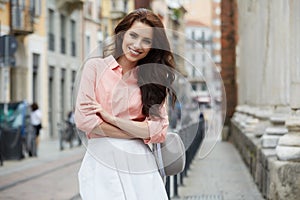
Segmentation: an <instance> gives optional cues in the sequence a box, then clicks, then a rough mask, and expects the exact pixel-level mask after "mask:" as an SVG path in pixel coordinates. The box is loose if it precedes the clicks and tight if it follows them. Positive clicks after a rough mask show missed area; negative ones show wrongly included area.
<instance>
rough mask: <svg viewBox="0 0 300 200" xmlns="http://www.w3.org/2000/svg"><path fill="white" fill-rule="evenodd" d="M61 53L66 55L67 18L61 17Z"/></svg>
mask: <svg viewBox="0 0 300 200" xmlns="http://www.w3.org/2000/svg"><path fill="white" fill-rule="evenodd" d="M60 52H61V53H62V54H65V53H66V17H65V16H64V15H60Z"/></svg>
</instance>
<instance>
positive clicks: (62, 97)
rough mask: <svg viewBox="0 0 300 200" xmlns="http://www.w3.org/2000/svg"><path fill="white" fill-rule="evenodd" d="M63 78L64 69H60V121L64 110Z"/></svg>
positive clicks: (64, 76) (64, 75)
mask: <svg viewBox="0 0 300 200" xmlns="http://www.w3.org/2000/svg"><path fill="white" fill-rule="evenodd" d="M65 78H66V69H61V76H60V111H61V119H62V120H64V119H65V117H64V109H65V96H66V94H65Z"/></svg>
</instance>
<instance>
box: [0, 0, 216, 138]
mask: <svg viewBox="0 0 300 200" xmlns="http://www.w3.org/2000/svg"><path fill="white" fill-rule="evenodd" d="M197 2H198V1H169V0H145V1H141V0H135V1H134V0H112V1H110V0H72V1H69V0H61V1H58V0H48V1H46V0H34V1H31V0H25V1H24V0H6V1H1V2H0V16H1V21H0V24H1V26H0V27H1V28H0V34H1V35H0V36H1V41H3V42H2V43H1V44H2V45H1V55H0V56H1V59H0V65H1V67H0V82H1V85H0V87H1V92H0V102H2V103H5V102H6V103H7V102H17V101H22V100H25V101H27V102H28V103H32V102H37V103H38V104H39V105H40V108H41V110H42V113H43V126H44V128H43V134H42V138H53V137H54V138H55V137H57V134H58V126H57V124H58V123H61V122H62V121H64V120H65V119H66V117H67V113H68V112H69V111H71V110H72V109H73V102H72V100H73V96H72V94H73V93H72V92H73V89H74V88H73V84H74V82H75V80H76V73H77V71H78V69H79V68H80V66H81V65H82V63H83V62H84V60H85V59H86V58H87V57H88V56H91V55H99V53H101V51H102V49H101V48H99V47H101V44H102V43H103V41H104V40H105V39H106V38H108V37H109V36H111V34H112V33H113V30H114V27H115V25H116V24H117V23H118V21H119V20H120V19H122V18H123V17H124V16H125V15H126V14H127V13H129V12H130V11H132V10H133V9H136V8H140V7H144V8H149V9H151V10H153V12H155V13H156V14H158V15H159V17H160V18H161V19H162V21H163V23H164V24H165V27H166V28H167V30H169V31H167V32H168V36H169V38H170V43H171V46H172V50H173V51H174V53H175V59H176V64H177V66H178V69H177V70H178V72H179V73H180V74H181V75H183V77H188V76H194V77H193V78H191V79H190V80H189V81H191V82H193V88H191V89H190V90H191V92H192V91H196V90H200V89H201V90H205V86H204V85H205V84H203V86H201V87H200V86H199V85H198V86H197V84H196V83H195V80H196V79H197V77H198V76H199V75H200V74H199V73H202V75H201V76H202V78H203V77H204V76H206V75H205V74H209V73H208V72H207V71H205V67H204V66H205V63H203V62H205V61H203V60H202V61H196V60H195V62H200V63H199V66H202V71H201V72H199V73H198V74H197V73H195V71H194V72H193V71H190V69H189V68H190V67H186V65H187V63H186V62H185V58H186V57H188V58H189V59H193V58H196V57H197V59H198V58H201V57H202V58H203V59H206V58H204V57H205V56H196V52H197V51H194V54H193V55H192V54H191V55H190V54H187V53H186V52H191V51H187V49H186V48H190V46H186V38H188V37H189V38H191V39H192V40H195V43H199V45H200V46H201V45H202V46H201V48H205V49H207V50H208V53H209V54H210V55H212V53H213V51H214V49H213V31H212V26H211V25H212V24H213V22H212V18H211V12H210V11H211V10H212V5H213V3H212V2H210V1H209V0H206V1H205V3H204V4H205V5H204V4H203V3H200V4H199V3H198V4H197V6H193V7H189V8H188V5H190V4H189V3H192V4H195V3H197ZM201 2H202V1H201ZM203 2H204V1H203ZM203 6H205V7H207V9H202V8H203ZM190 8H194V9H195V8H197V11H195V10H194V11H193V10H189V9H190ZM201 10H208V11H209V12H208V13H207V12H205V13H206V14H204V15H203V16H202V17H200V18H203V19H202V20H203V21H204V22H202V20H200V19H199V15H197V13H202V12H201ZM189 13H194V14H195V13H196V15H194V17H192V18H193V19H192V18H189V17H187V16H188V15H189ZM193 23H194V24H193ZM192 24H193V25H192ZM195 24H197V25H196V27H195V26H194V25H195ZM199 25H200V26H199ZM171 30H172V31H171ZM204 33H205V34H204ZM193 34H195V35H194V36H195V37H197V38H193V37H194V36H193ZM199 34H200V35H199ZM202 34H204V35H202ZM215 46H217V45H215ZM210 55H209V56H210ZM207 57H208V56H207ZM212 57H213V56H212ZM193 62H194V61H193ZM197 65H198V64H197ZM178 84H179V83H178ZM187 84H190V82H188V83H187ZM178 87H182V86H180V84H179V85H178ZM178 91H182V90H178ZM179 95H181V96H182V95H183V94H179Z"/></svg>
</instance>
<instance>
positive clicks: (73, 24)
mask: <svg viewBox="0 0 300 200" xmlns="http://www.w3.org/2000/svg"><path fill="white" fill-rule="evenodd" d="M75 33H76V22H75V20H71V55H72V56H76V34H75Z"/></svg>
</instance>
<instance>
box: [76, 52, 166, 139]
mask: <svg viewBox="0 0 300 200" xmlns="http://www.w3.org/2000/svg"><path fill="white" fill-rule="evenodd" d="M86 95H89V96H91V97H93V98H94V99H96V100H97V101H98V103H100V104H101V106H102V107H103V109H105V110H106V111H107V112H109V113H110V114H112V115H114V116H116V117H120V118H123V119H129V120H135V121H143V120H146V122H147V124H148V128H149V133H150V139H148V140H144V143H146V144H147V143H158V142H163V141H164V140H165V135H166V133H167V129H168V125H169V121H168V114H167V110H166V105H165V104H163V105H162V106H161V108H160V113H161V117H162V118H160V119H156V118H155V119H150V118H146V117H145V116H144V115H143V114H142V100H141V91H140V88H139V87H138V85H137V74H136V68H135V69H134V70H131V71H130V72H128V73H126V74H124V75H122V67H121V66H120V65H119V64H118V63H117V61H116V60H115V59H114V57H113V56H108V57H106V58H104V59H102V58H91V59H89V60H87V61H86V63H85V65H84V68H83V71H82V76H81V80H80V86H79V89H78V94H77V100H76V109H75V123H76V126H77V128H79V129H80V130H82V131H84V132H86V134H87V136H88V138H95V137H103V136H100V135H97V134H93V133H91V131H92V130H93V129H94V128H95V127H96V126H99V125H100V124H101V123H102V122H103V120H102V119H101V118H100V117H99V116H97V115H86V113H85V111H84V110H82V109H81V106H80V103H81V102H86V101H88V100H89V99H88V98H87V97H86Z"/></svg>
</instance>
